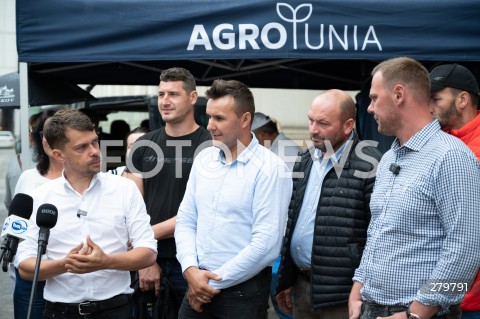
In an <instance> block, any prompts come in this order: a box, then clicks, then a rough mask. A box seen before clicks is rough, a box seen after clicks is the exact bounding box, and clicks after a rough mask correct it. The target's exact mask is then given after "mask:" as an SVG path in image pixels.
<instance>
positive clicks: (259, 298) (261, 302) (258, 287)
mask: <svg viewBox="0 0 480 319" xmlns="http://www.w3.org/2000/svg"><path fill="white" fill-rule="evenodd" d="M271 278H272V272H271V269H270V267H268V268H266V269H265V270H264V271H262V272H261V273H260V274H258V275H256V276H255V277H253V278H251V279H249V280H247V281H245V282H242V283H240V284H238V285H235V286H232V287H230V288H226V289H222V290H221V292H220V293H219V294H218V295H216V296H215V297H213V299H212V301H211V302H210V303H207V304H204V305H203V312H196V311H195V310H193V309H192V307H190V305H189V304H188V298H186V297H185V298H184V299H183V302H182V305H181V306H180V311H179V313H178V318H179V319H210V318H215V319H232V318H234V319H266V318H267V309H268V297H269V287H270V281H271Z"/></svg>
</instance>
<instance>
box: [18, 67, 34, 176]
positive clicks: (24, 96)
mask: <svg viewBox="0 0 480 319" xmlns="http://www.w3.org/2000/svg"><path fill="white" fill-rule="evenodd" d="M19 68H20V138H21V141H22V153H21V155H20V157H21V160H22V171H25V170H27V169H30V168H33V161H32V156H31V152H30V143H29V141H30V138H29V127H28V119H29V117H30V116H29V112H28V104H29V103H28V64H27V63H26V62H20V66H19Z"/></svg>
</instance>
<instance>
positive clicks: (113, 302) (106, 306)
mask: <svg viewBox="0 0 480 319" xmlns="http://www.w3.org/2000/svg"><path fill="white" fill-rule="evenodd" d="M131 300H132V296H131V295H127V294H122V295H117V296H115V297H112V298H110V299H106V300H99V301H84V302H81V303H63V302H50V301H47V302H46V303H45V308H46V309H48V310H51V311H58V312H63V313H75V314H79V315H82V316H85V315H91V314H94V313H99V312H103V311H106V310H110V309H113V308H118V307H121V306H124V305H126V304H128V303H129V302H130V301H131Z"/></svg>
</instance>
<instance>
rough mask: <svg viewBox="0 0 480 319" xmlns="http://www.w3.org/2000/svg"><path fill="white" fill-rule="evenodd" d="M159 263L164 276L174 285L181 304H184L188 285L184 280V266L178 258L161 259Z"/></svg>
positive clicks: (158, 260)
mask: <svg viewBox="0 0 480 319" xmlns="http://www.w3.org/2000/svg"><path fill="white" fill-rule="evenodd" d="M157 263H158V265H159V266H160V268H162V276H164V277H166V278H167V279H168V280H169V281H170V283H171V284H172V287H173V290H174V291H175V294H176V295H177V299H178V300H179V303H180V302H182V300H183V297H184V296H185V292H186V291H187V288H188V283H187V281H186V280H185V278H183V274H182V266H181V265H180V263H179V262H178V261H177V259H176V258H161V259H160V258H159V259H157Z"/></svg>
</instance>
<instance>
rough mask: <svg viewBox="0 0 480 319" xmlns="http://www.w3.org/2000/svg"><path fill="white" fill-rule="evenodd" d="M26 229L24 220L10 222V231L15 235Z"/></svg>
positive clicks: (26, 225)
mask: <svg viewBox="0 0 480 319" xmlns="http://www.w3.org/2000/svg"><path fill="white" fill-rule="evenodd" d="M27 229H28V224H27V222H25V221H24V220H14V221H13V222H12V230H13V232H14V233H16V234H22V233H24V232H26V231H27Z"/></svg>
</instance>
